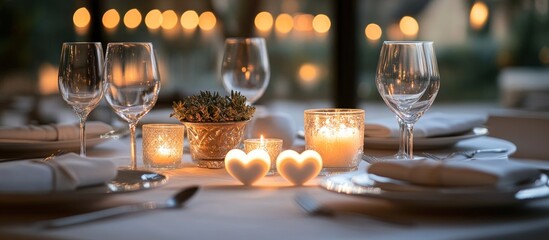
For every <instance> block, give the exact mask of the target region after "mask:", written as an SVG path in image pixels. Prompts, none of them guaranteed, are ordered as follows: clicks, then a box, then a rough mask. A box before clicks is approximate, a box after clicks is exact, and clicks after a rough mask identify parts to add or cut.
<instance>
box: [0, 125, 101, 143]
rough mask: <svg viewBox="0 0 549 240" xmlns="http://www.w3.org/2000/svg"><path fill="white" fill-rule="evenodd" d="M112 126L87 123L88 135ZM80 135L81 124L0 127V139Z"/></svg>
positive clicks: (95, 135) (52, 139) (65, 138)
mask: <svg viewBox="0 0 549 240" xmlns="http://www.w3.org/2000/svg"><path fill="white" fill-rule="evenodd" d="M111 130H112V127H111V126H110V125H109V124H106V123H103V122H94V121H90V122H87V123H86V137H88V138H90V137H98V136H99V135H101V134H103V133H106V132H108V131H111ZM79 137H80V126H79V124H78V123H76V124H50V125H28V126H19V127H0V139H10V140H31V141H63V140H74V139H79Z"/></svg>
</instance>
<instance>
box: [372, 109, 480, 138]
mask: <svg viewBox="0 0 549 240" xmlns="http://www.w3.org/2000/svg"><path fill="white" fill-rule="evenodd" d="M484 122H486V117H485V116H480V115H462V114H460V115H458V114H445V113H430V114H425V116H423V117H422V118H420V119H419V121H418V122H417V123H416V124H415V125H414V137H435V136H443V135H451V134H456V133H462V132H466V131H468V130H471V129H473V128H474V127H478V126H482V125H483V124H484ZM364 135H365V136H366V137H378V138H389V137H395V138H396V137H399V136H400V129H399V126H398V122H397V120H396V118H394V117H393V118H383V119H376V120H372V121H368V122H367V123H366V124H365V125H364Z"/></svg>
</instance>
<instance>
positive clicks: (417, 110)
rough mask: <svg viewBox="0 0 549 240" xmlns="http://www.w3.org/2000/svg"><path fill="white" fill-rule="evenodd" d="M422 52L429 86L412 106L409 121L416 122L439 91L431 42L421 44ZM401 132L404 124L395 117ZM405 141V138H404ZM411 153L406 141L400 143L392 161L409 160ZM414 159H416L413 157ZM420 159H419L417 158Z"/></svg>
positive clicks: (436, 67)
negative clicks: (425, 62) (427, 69)
mask: <svg viewBox="0 0 549 240" xmlns="http://www.w3.org/2000/svg"><path fill="white" fill-rule="evenodd" d="M423 48H424V49H423V50H424V52H425V59H426V61H427V67H428V68H429V72H430V80H429V86H428V87H427V89H426V90H425V92H424V93H423V95H422V96H421V98H420V99H419V100H418V101H417V102H416V103H414V105H413V106H412V109H413V110H412V112H414V114H413V115H412V116H411V117H410V121H413V122H417V120H419V118H420V117H421V116H423V114H424V113H425V112H426V111H427V110H428V109H429V108H430V107H431V105H432V104H433V102H434V101H435V98H436V96H437V94H438V90H439V89H440V74H439V72H438V64H437V58H436V54H435V49H434V47H433V42H430V41H426V42H423ZM397 120H398V123H399V126H400V129H401V131H405V130H406V124H405V123H404V121H402V120H401V119H400V118H398V117H397ZM404 139H406V138H404ZM410 151H413V149H412V148H411V146H407V141H401V142H400V146H399V149H398V153H397V154H396V155H395V156H394V157H393V159H409V158H408V156H409V154H408V152H410ZM414 159H416V157H414ZM418 159H420V158H418Z"/></svg>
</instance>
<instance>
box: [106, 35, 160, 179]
mask: <svg viewBox="0 0 549 240" xmlns="http://www.w3.org/2000/svg"><path fill="white" fill-rule="evenodd" d="M104 77H105V85H106V87H105V91H106V93H105V98H106V99H107V102H108V103H109V105H110V106H111V108H112V109H113V110H114V112H115V113H116V114H118V116H120V117H121V118H123V119H124V120H126V121H127V122H128V124H129V128H130V148H131V152H130V157H131V166H130V168H131V169H136V168H137V161H136V149H135V126H136V125H137V122H138V121H139V119H141V117H143V116H144V115H145V114H147V113H148V112H149V111H150V110H151V109H152V108H153V106H154V104H155V103H156V100H157V98H158V92H159V91H160V76H159V74H158V66H157V63H156V55H155V52H154V49H153V45H152V43H109V44H108V45H107V54H106V57H105V73H104Z"/></svg>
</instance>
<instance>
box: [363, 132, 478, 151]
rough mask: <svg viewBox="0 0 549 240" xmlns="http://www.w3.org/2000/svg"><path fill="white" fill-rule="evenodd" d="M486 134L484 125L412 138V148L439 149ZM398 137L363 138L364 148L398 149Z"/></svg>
mask: <svg viewBox="0 0 549 240" xmlns="http://www.w3.org/2000/svg"><path fill="white" fill-rule="evenodd" d="M487 134H488V129H487V128H484V127H477V128H473V129H472V130H471V131H468V132H465V133H462V134H458V135H451V136H440V137H427V138H414V149H415V150H423V149H440V148H448V147H451V146H453V145H455V144H456V143H458V142H459V141H462V140H466V139H471V138H476V137H481V136H485V135H487ZM399 142H400V139H399V138H374V137H365V138H364V148H371V149H398V146H399Z"/></svg>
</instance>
